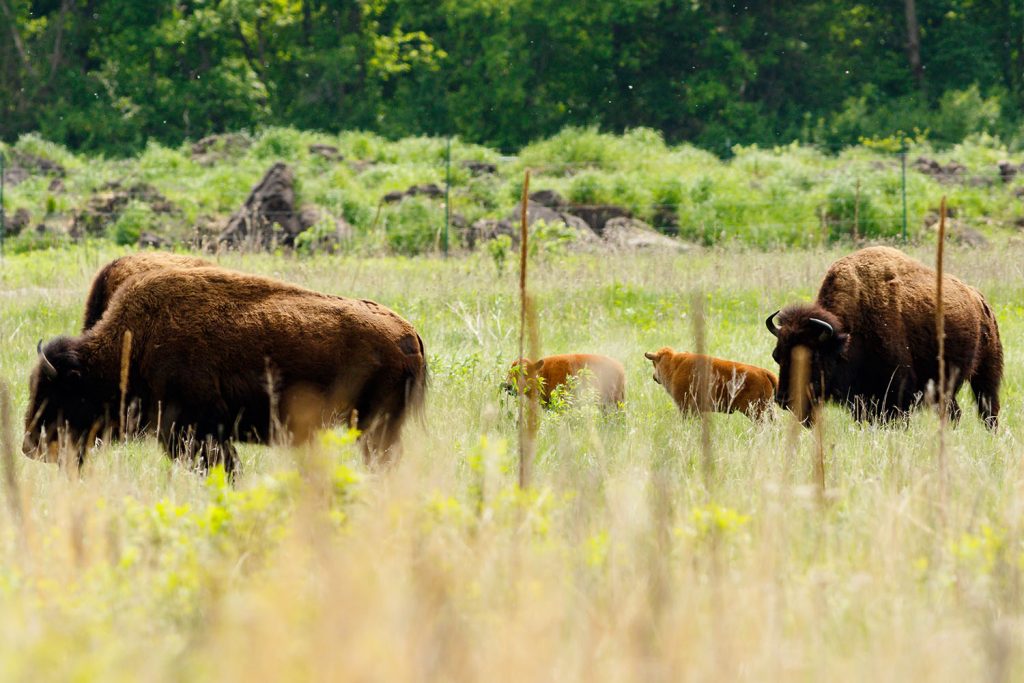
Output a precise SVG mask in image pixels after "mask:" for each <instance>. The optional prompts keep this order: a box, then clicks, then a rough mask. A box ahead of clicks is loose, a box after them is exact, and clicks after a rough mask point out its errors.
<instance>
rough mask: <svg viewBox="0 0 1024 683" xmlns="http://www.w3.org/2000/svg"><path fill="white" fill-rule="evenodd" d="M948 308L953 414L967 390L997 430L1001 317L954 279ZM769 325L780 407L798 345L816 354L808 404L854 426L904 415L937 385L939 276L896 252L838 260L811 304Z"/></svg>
mask: <svg viewBox="0 0 1024 683" xmlns="http://www.w3.org/2000/svg"><path fill="white" fill-rule="evenodd" d="M943 309H944V314H945V329H946V342H945V358H946V378H947V380H948V381H949V397H950V399H951V400H950V401H949V405H948V407H947V410H948V411H949V414H950V417H951V418H952V419H953V420H954V421H955V420H957V419H959V417H960V406H959V405H958V404H957V402H956V393H957V391H958V390H959V389H960V387H961V385H962V384H963V383H964V382H965V381H967V382H970V384H971V389H972V390H973V391H974V395H975V398H976V399H977V403H978V410H979V412H980V414H981V417H982V419H983V420H984V421H985V423H986V425H988V426H989V427H991V428H994V427H996V425H997V423H998V416H999V384H1000V382H1001V380H1002V374H1003V347H1002V343H1001V341H1000V339H999V327H998V325H997V324H996V319H995V316H994V315H993V314H992V310H991V309H990V308H989V306H988V303H987V302H986V301H985V298H984V297H983V296H982V295H981V293H979V292H978V290H976V289H974V288H973V287H969V286H968V285H966V284H964V283H963V282H961V281H960V280H958V279H957V278H955V277H952V276H948V275H947V276H945V279H944V281H943ZM773 318H774V315H773V316H769V318H768V320H767V321H766V322H767V325H768V329H769V331H771V332H772V334H774V335H775V336H776V337H778V342H777V343H776V346H775V352H774V353H773V356H774V358H775V360H776V362H778V363H779V368H780V372H779V375H780V380H781V384H780V387H779V392H778V395H777V400H778V401H779V403H780V404H781V405H783V406H786V405H788V403H789V395H788V394H789V390H790V387H789V377H790V365H791V364H792V363H791V360H790V359H791V354H792V350H793V348H795V347H796V346H804V347H806V348H807V349H808V350H809V351H810V357H811V367H810V375H809V376H810V378H811V385H810V386H809V387H808V391H809V393H810V395H811V396H812V397H814V398H825V399H829V400H833V401H838V402H841V403H843V404H845V405H847V406H848V407H849V408H850V409H851V411H852V412H853V414H854V416H855V417H856V418H857V419H871V420H875V419H882V420H887V419H892V418H894V417H897V416H900V415H905V414H906V413H907V411H909V410H910V409H911V408H912V407H914V405H916V404H917V403H918V402H920V400H921V398H922V396H923V395H924V394H925V393H926V392H927V391H928V389H929V385H930V383H932V384H933V383H934V382H936V381H938V371H939V367H938V360H937V359H938V342H937V340H936V333H935V271H934V270H932V269H931V268H929V267H927V266H925V265H923V264H921V263H919V262H918V261H915V260H914V259H911V258H910V257H908V256H906V255H905V254H903V253H902V252H900V251H898V250H897V249H892V248H890V247H870V248H867V249H861V250H860V251H857V252H854V253H853V254H850V255H849V256H845V257H843V258H841V259H839V260H838V261H836V262H835V263H833V264H832V266H831V267H830V268H829V269H828V272H827V273H826V274H825V279H824V281H823V282H822V283H821V288H820V289H819V290H818V297H817V299H816V300H815V302H814V303H813V304H805V305H796V306H790V307H788V308H786V309H784V310H782V311H781V313H780V314H779V324H778V326H777V327H776V326H775V324H774V322H773ZM830 328H831V329H830Z"/></svg>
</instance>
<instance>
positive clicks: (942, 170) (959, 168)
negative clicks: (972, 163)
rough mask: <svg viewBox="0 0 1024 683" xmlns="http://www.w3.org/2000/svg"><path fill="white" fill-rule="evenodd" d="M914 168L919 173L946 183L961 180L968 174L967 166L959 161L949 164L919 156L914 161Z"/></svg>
mask: <svg viewBox="0 0 1024 683" xmlns="http://www.w3.org/2000/svg"><path fill="white" fill-rule="evenodd" d="M914 168H915V169H916V170H917V171H918V172H919V173H923V174H925V175H926V176H930V177H932V178H935V179H936V180H938V181H939V182H944V183H951V182H956V181H960V180H962V179H963V178H964V177H965V176H966V175H967V167H966V166H964V165H963V164H961V163H960V162H959V161H950V162H949V163H948V164H946V165H942V164H940V163H939V162H938V161H936V160H935V159H929V158H928V157H918V158H917V160H916V161H914Z"/></svg>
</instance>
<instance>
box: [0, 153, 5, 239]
mask: <svg viewBox="0 0 1024 683" xmlns="http://www.w3.org/2000/svg"><path fill="white" fill-rule="evenodd" d="M5 161H6V160H5V159H4V153H3V151H2V150H0V258H3V257H4V241H5V240H6V238H7V212H6V211H4V172H5V166H4V164H5Z"/></svg>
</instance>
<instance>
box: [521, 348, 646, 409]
mask: <svg viewBox="0 0 1024 683" xmlns="http://www.w3.org/2000/svg"><path fill="white" fill-rule="evenodd" d="M524 363H525V366H524V365H523V364H524ZM524 367H525V370H524ZM524 374H527V375H535V376H536V377H537V379H538V380H539V384H540V395H539V398H540V402H541V403H542V404H544V405H547V403H548V402H549V401H550V399H551V393H552V392H553V391H554V390H555V389H557V388H558V387H561V386H563V385H565V383H566V382H567V381H568V380H569V378H570V377H579V378H580V380H581V384H582V386H583V387H585V388H590V389H593V390H595V391H596V392H597V395H598V397H599V399H600V402H601V404H602V405H604V406H606V407H615V406H617V405H618V404H620V403H622V402H623V401H624V400H625V399H626V370H625V368H623V367H622V363H620V362H619V361H617V360H615V359H614V358H609V357H608V356H602V355H599V354H595V353H566V354H561V355H557V356H547V357H545V358H541V359H540V360H539V361H537V362H536V363H531V362H530V360H529V359H528V358H523V359H521V361H519V360H517V361H515V362H514V363H512V367H511V368H510V369H509V371H508V378H507V379H506V381H505V384H504V385H503V386H504V388H505V390H506V391H508V392H509V393H515V392H516V391H517V390H518V388H519V387H520V386H524V387H526V391H527V393H529V392H531V391H532V389H533V384H532V383H525V382H521V379H522V377H523V375H524Z"/></svg>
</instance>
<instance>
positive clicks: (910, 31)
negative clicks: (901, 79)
mask: <svg viewBox="0 0 1024 683" xmlns="http://www.w3.org/2000/svg"><path fill="white" fill-rule="evenodd" d="M903 9H904V11H905V12H906V16H907V59H908V60H909V61H910V73H911V75H913V77H914V84H915V85H916V86H917V89H918V90H920V91H921V92H922V93H923V92H924V66H923V65H922V64H921V27H920V26H919V25H918V23H917V7H916V5H915V2H914V0H903Z"/></svg>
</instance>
